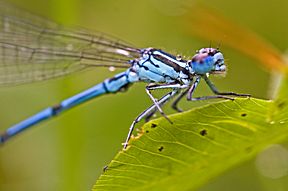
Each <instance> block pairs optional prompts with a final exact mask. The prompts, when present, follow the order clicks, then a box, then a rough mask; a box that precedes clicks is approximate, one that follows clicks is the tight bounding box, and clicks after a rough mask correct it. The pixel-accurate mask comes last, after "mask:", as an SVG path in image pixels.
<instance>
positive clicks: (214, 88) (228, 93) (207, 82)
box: [203, 75, 251, 97]
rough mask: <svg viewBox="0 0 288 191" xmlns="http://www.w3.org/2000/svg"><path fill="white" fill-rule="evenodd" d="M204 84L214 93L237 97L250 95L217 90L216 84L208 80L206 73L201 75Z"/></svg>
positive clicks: (248, 95)
mask: <svg viewBox="0 0 288 191" xmlns="http://www.w3.org/2000/svg"><path fill="white" fill-rule="evenodd" d="M203 78H204V80H205V82H206V84H207V85H208V86H209V88H210V89H211V90H212V91H213V92H214V93H215V94H216V95H231V96H237V97H250V96H251V95H250V94H238V93H234V92H219V91H218V89H217V88H216V86H215V85H214V84H213V83H212V82H211V81H210V80H209V78H208V76H207V75H204V76H203Z"/></svg>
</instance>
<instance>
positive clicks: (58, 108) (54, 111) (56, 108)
mask: <svg viewBox="0 0 288 191" xmlns="http://www.w3.org/2000/svg"><path fill="white" fill-rule="evenodd" d="M61 110H62V105H61V104H57V105H54V106H53V107H52V116H54V115H57V114H58V113H59V112H60V111H61Z"/></svg>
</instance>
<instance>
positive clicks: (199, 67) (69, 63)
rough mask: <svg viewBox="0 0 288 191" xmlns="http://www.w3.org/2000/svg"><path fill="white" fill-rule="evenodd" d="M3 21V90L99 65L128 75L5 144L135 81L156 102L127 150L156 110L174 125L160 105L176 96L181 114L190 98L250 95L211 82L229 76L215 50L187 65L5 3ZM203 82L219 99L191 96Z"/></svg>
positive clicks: (23, 125) (75, 99) (42, 116)
mask: <svg viewBox="0 0 288 191" xmlns="http://www.w3.org/2000/svg"><path fill="white" fill-rule="evenodd" d="M0 20H1V21H0V84H1V85H2V86H5V85H15V84H23V83H29V82H34V81H40V80H45V79H50V78H55V77H59V76H63V75H66V74H70V73H73V72H76V71H80V70H83V69H88V68H94V67H100V66H101V67H115V68H127V69H126V71H124V72H122V73H119V74H117V75H115V76H114V77H112V78H108V79H106V80H104V81H103V82H102V83H100V84H97V85H95V86H93V87H91V88H90V89H88V90H85V91H83V92H81V93H79V94H77V95H75V96H72V97H70V98H68V99H66V100H64V101H62V102H61V103H60V104H57V105H55V106H52V107H48V108H47V109H44V110H42V111H40V112H39V113H37V114H35V115H33V116H32V117H30V118H28V119H26V120H24V121H22V122H20V123H18V124H16V125H14V126H12V127H10V128H8V129H7V130H6V131H5V132H4V133H2V134H1V137H0V142H1V143H4V142H5V141H7V140H8V139H9V138H11V137H13V136H14V135H16V134H18V133H20V132H22V131H23V130H25V129H27V128H29V127H31V126H33V125H36V124H38V123H40V122H41V121H44V120H46V119H49V118H52V117H54V116H56V115H58V114H60V113H62V112H63V111H65V110H68V109H70V108H72V107H74V106H77V105H79V104H81V103H83V102H86V101H88V100H90V99H92V98H95V97H97V96H100V95H103V94H108V93H115V92H119V91H122V90H124V89H127V88H128V86H129V85H131V84H132V83H134V82H145V83H148V85H147V86H146V93H147V94H148V96H149V97H150V98H151V100H152V101H153V105H152V106H150V107H149V108H147V109H146V110H145V111H144V112H142V113H141V114H140V115H139V116H138V117H136V119H135V120H134V121H133V123H132V124H131V126H130V129H129V133H128V135H127V138H126V140H125V143H124V148H126V147H127V145H128V141H129V139H130V137H131V135H132V132H133V129H134V126H135V124H136V123H138V122H139V121H140V120H141V119H143V118H146V120H149V119H150V118H151V116H152V115H153V114H154V113H155V112H156V111H159V112H160V113H161V114H162V115H163V116H164V117H165V118H166V119H167V120H168V121H170V120H169V118H168V117H167V116H166V115H165V114H164V112H163V111H162V109H161V106H163V105H164V104H165V103H167V102H168V101H169V100H171V99H172V98H174V97H175V96H178V97H176V98H175V100H174V102H173V103H172V107H173V108H174V109H175V110H176V111H179V112H180V111H181V109H179V108H178V107H177V104H178V102H179V101H180V100H181V98H183V97H184V96H185V95H187V99H188V100H190V101H194V100H207V99H214V98H223V99H230V100H233V97H229V96H249V95H248V94H237V93H233V92H224V93H222V92H219V91H218V90H217V89H216V87H215V86H214V85H213V83H212V82H211V81H210V80H209V78H208V77H209V74H222V73H225V71H226V66H225V63H224V57H223V55H222V53H221V52H220V51H219V50H218V49H215V48H202V49H200V50H199V51H197V52H196V54H195V55H194V56H193V57H192V59H191V60H184V59H182V58H181V57H178V56H173V55H171V54H168V53H166V52H164V51H162V50H160V49H156V48H142V49H139V48H134V47H132V46H130V45H128V44H127V43H124V42H122V41H119V40H117V39H115V38H112V37H109V36H107V35H100V34H95V33H94V34H92V33H89V32H86V31H82V30H73V29H68V28H64V27H61V26H59V25H57V24H55V23H53V22H50V21H48V20H45V19H43V18H40V17H37V16H34V15H31V14H29V13H26V12H24V11H21V10H19V9H15V8H14V7H11V6H9V5H7V4H5V3H1V5H0ZM201 78H203V79H204V80H205V82H206V83H207V85H208V86H209V87H210V89H211V90H212V91H213V92H214V93H215V95H212V96H204V97H196V98H194V97H193V96H192V95H193V92H194V90H195V89H196V87H197V85H198V84H199V82H200V79H201ZM158 89H170V90H171V91H170V92H169V93H167V94H165V95H164V96H163V97H161V98H160V99H159V100H157V99H156V98H154V96H153V95H152V93H151V91H153V90H158ZM170 122H171V123H172V121H170Z"/></svg>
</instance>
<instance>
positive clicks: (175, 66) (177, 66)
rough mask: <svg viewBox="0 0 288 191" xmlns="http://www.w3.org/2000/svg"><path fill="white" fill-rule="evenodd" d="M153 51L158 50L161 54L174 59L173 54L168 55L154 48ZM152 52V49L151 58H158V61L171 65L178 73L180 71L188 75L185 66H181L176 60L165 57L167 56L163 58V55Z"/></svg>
mask: <svg viewBox="0 0 288 191" xmlns="http://www.w3.org/2000/svg"><path fill="white" fill-rule="evenodd" d="M155 51H159V52H160V53H161V54H164V55H166V56H168V57H170V58H171V59H172V60H176V57H175V56H172V55H169V54H167V53H164V52H162V51H160V50H155ZM153 52H154V51H152V52H151V56H153V58H155V59H156V60H158V61H160V62H162V63H164V64H166V65H168V66H170V67H172V68H173V69H174V70H175V71H176V72H178V73H180V72H182V73H183V74H186V75H188V76H189V75H190V73H189V71H188V70H186V69H185V68H183V67H181V66H180V65H178V64H177V63H176V62H173V61H172V60H170V59H167V58H165V57H163V56H161V55H159V54H154V53H153Z"/></svg>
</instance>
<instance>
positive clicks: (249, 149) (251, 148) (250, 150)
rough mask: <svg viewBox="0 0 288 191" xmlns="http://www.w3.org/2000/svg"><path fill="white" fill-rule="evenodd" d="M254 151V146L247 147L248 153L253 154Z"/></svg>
mask: <svg viewBox="0 0 288 191" xmlns="http://www.w3.org/2000/svg"><path fill="white" fill-rule="evenodd" d="M252 150H253V147H252V146H250V147H247V148H246V149H245V151H246V152H247V153H251V152H252Z"/></svg>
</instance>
